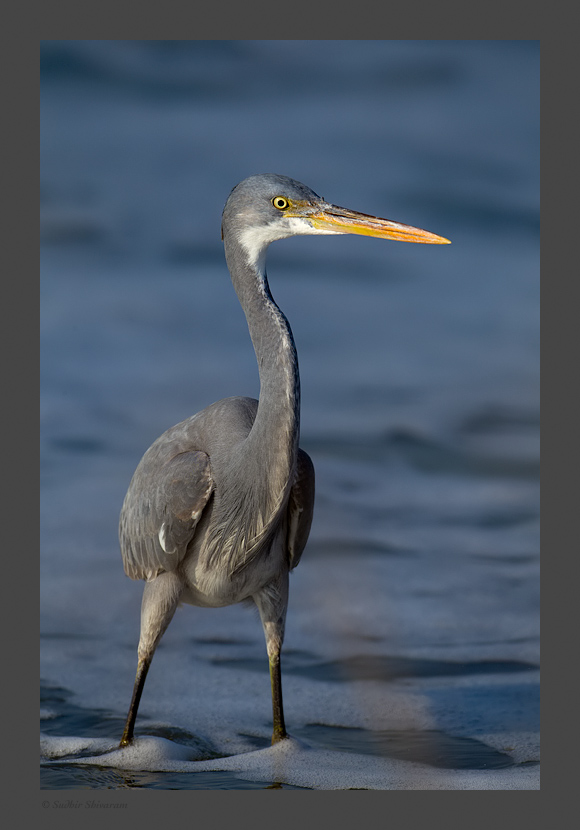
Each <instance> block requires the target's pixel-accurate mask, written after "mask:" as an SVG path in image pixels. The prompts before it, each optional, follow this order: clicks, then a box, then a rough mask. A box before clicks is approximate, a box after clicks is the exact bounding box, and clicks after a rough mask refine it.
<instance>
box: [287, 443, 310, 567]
mask: <svg viewBox="0 0 580 830" xmlns="http://www.w3.org/2000/svg"><path fill="white" fill-rule="evenodd" d="M313 511H314V465H313V463H312V461H311V459H310V456H309V455H308V454H307V453H305V452H304V450H300V449H299V450H298V458H297V465H296V481H295V482H294V484H293V485H292V489H291V490H290V498H289V500H288V557H289V566H290V570H292V569H293V568H295V567H296V566H297V565H298V563H299V562H300V557H301V556H302V552H303V550H304V548H305V547H306V542H307V541H308V535H309V533H310V526H311V524H312V514H313Z"/></svg>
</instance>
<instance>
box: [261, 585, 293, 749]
mask: <svg viewBox="0 0 580 830" xmlns="http://www.w3.org/2000/svg"><path fill="white" fill-rule="evenodd" d="M254 602H255V603H256V605H257V606H258V610H259V612H260V617H261V619H262V625H263V626H264V634H265V636H266V648H267V650H268V662H269V664H270V683H271V686H272V713H273V721H274V729H273V732H272V743H273V744H275V743H278V741H282V740H283V739H284V738H287V737H288V734H287V732H286V725H285V723H284V707H283V705H282V674H281V671H280V651H281V650H282V642H283V640H284V624H285V621H286V609H287V607H288V574H287V573H285V574H283V575H281V576H280V577H279V578H278V579H277V580H276V581H275V582H273V583H270V584H269V585H267V586H266V587H265V588H263V589H262V590H261V591H260V593H259V594H256V595H255V596H254Z"/></svg>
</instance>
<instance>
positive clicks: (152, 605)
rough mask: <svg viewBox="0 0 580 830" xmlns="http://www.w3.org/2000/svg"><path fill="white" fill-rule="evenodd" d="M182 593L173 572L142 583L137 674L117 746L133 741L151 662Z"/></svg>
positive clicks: (179, 583)
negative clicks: (121, 735)
mask: <svg viewBox="0 0 580 830" xmlns="http://www.w3.org/2000/svg"><path fill="white" fill-rule="evenodd" d="M180 593H181V581H180V579H179V577H178V576H177V575H176V574H175V573H162V574H159V576H157V577H156V578H155V579H153V580H152V581H151V582H146V583H145V589H144V591H143V601H142V603H141V636H140V638H139V649H138V663H137V675H136V677H135V684H134V686H133V697H132V698H131V705H130V706H129V713H128V715H127V722H126V724H125V729H124V730H123V737H122V738H121V742H120V744H119V746H120V747H124V746H128V745H129V744H131V743H132V742H133V730H134V728H135V720H136V718H137V710H138V708H139V701H140V700H141V693H142V692H143V687H144V686H145V678H146V677H147V672H148V671H149V666H150V665H151V661H152V660H153V655H154V654H155V649H156V648H157V645H158V643H159V641H160V639H161V637H162V636H163V633H164V632H165V629H166V628H167V626H168V625H169V623H170V622H171V620H172V619H173V615H174V613H175V609H176V608H177V605H178V602H179V596H180Z"/></svg>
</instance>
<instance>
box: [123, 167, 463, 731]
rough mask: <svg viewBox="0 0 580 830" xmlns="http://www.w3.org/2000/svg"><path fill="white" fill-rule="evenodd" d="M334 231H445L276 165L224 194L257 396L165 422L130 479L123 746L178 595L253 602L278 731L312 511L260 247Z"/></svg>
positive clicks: (426, 236) (286, 339) (290, 369)
mask: <svg viewBox="0 0 580 830" xmlns="http://www.w3.org/2000/svg"><path fill="white" fill-rule="evenodd" d="M337 233H338V234H342V233H355V234H363V235H365V236H375V237H379V238H382V239H398V240H403V241H406V242H426V243H435V244H442V243H446V242H448V240H447V239H443V238H442V237H440V236H436V235H435V234H432V233H429V232H427V231H423V230H420V229H418V228H413V227H410V226H409V225H401V224H398V223H396V222H391V221H389V220H386V219H379V218H377V217H375V216H368V215H366V214H363V213H357V212H355V211H352V210H347V209H345V208H341V207H337V206H336V205H331V204H328V203H327V202H325V201H324V199H321V198H320V196H317V195H316V193H314V192H313V191H312V190H310V188H308V187H306V186H305V185H303V184H300V183H299V182H296V181H294V180H293V179H289V178H287V177H286V176H277V175H259V176H251V177H250V178H249V179H245V180H244V181H243V182H241V183H240V184H238V185H237V186H236V187H235V188H234V189H233V190H232V192H231V194H230V196H229V198H228V200H227V203H226V205H225V208H224V211H223V220H222V238H223V241H224V247H225V255H226V261H227V264H228V268H229V270H230V274H231V278H232V282H233V285H234V288H235V290H236V293H237V295H238V298H239V300H240V303H241V305H242V308H243V310H244V313H245V315H246V319H247V322H248V328H249V330H250V336H251V339H252V343H253V346H254V350H255V353H256V358H257V361H258V367H259V373H260V400H259V401H257V400H254V399H253V398H243V397H235V398H226V399H225V400H221V401H218V402H217V403H214V404H211V406H208V407H207V408H206V409H204V410H203V411H202V412H198V414H197V415H194V416H193V417H191V418H188V419H187V420H185V421H182V422H181V423H180V424H177V426H174V427H172V428H171V429H169V430H167V432H165V433H163V435H161V437H160V438H158V439H157V441H155V443H154V444H152V446H151V447H150V448H149V449H148V450H147V452H146V453H145V455H144V456H143V458H142V460H141V462H140V463H139V466H138V467H137V470H136V471H135V474H134V476H133V479H132V480H131V483H130V485H129V490H128V492H127V495H126V497H125V501H124V503H123V508H122V511H121V519H120V527H119V536H120V542H121V552H122V556H123V564H124V567H125V572H126V574H127V575H128V576H130V577H131V578H132V579H144V580H146V583H145V589H144V593H143V602H142V607H141V634H140V639H139V648H138V666H137V676H136V678H135V685H134V689H133V698H132V700H131V705H130V708H129V713H128V716H127V722H126V725H125V730H124V732H123V736H122V738H121V744H120V745H121V746H127V745H128V744H130V743H131V742H132V740H133V730H134V726H135V719H136V716H137V709H138V706H139V700H140V698H141V693H142V691H143V686H144V684H145V678H146V676H147V671H148V669H149V666H150V664H151V660H152V658H153V654H154V652H155V648H156V646H157V644H158V643H159V641H160V639H161V637H162V635H163V633H164V631H165V629H166V628H167V626H168V625H169V623H170V622H171V619H172V618H173V614H174V613H175V609H176V608H177V606H178V604H180V603H186V604H189V605H198V606H205V607H206V608H207V607H209V608H216V607H221V606H225V605H231V604H233V603H238V602H243V601H244V600H248V601H250V602H252V601H253V602H254V603H255V604H256V606H257V608H258V611H259V613H260V617H261V620H262V625H263V627H264V634H265V637H266V648H267V652H268V660H269V664H270V679H271V686H272V707H273V721H274V730H273V735H272V743H276V742H277V741H280V740H282V739H283V738H285V737H286V736H287V733H286V727H285V724H284V713H283V709H282V686H281V675H280V649H281V647H282V640H283V638H284V624H285V619H286V608H287V602H288V574H289V572H290V571H291V570H292V569H293V568H295V567H296V565H297V564H298V562H299V561H300V557H301V556H302V551H303V550H304V546H305V545H306V540H307V539H308V534H309V531H310V524H311V521H312V509H313V505H314V468H313V466H312V462H311V460H310V458H309V457H308V455H307V454H306V453H305V452H304V451H303V450H301V449H300V448H299V447H298V440H299V431H300V423H299V422H300V380H299V375H298V360H297V356H296V348H295V346H294V340H293V338H292V331H291V329H290V325H289V323H288V321H287V320H286V318H285V317H284V315H283V314H282V312H281V311H280V309H279V308H278V306H277V305H276V303H275V302H274V300H273V298H272V295H271V293H270V288H269V286H268V280H267V278H266V250H267V248H268V245H269V244H270V243H271V242H274V241H275V240H276V239H284V238H285V237H288V236H294V235H296V234H337Z"/></svg>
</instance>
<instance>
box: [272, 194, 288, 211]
mask: <svg viewBox="0 0 580 830" xmlns="http://www.w3.org/2000/svg"><path fill="white" fill-rule="evenodd" d="M272 204H273V205H274V207H275V208H278V210H286V208H289V207H290V202H289V201H288V199H285V198H284V196H274V198H273V199H272Z"/></svg>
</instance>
